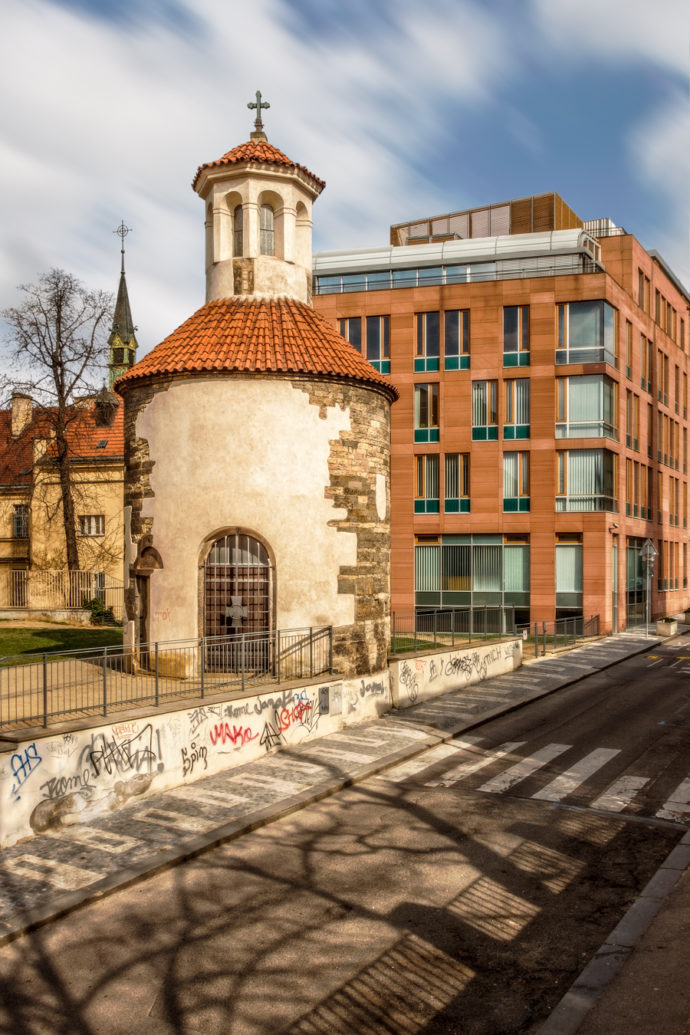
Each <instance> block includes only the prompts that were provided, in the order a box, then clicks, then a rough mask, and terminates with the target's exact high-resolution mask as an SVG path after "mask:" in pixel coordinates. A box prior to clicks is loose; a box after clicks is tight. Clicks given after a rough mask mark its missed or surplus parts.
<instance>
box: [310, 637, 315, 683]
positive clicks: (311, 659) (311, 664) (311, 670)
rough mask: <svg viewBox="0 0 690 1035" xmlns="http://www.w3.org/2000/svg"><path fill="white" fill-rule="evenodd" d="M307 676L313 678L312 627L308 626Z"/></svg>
mask: <svg viewBox="0 0 690 1035" xmlns="http://www.w3.org/2000/svg"><path fill="white" fill-rule="evenodd" d="M309 678H310V679H313V678H314V627H313V625H310V626H309Z"/></svg>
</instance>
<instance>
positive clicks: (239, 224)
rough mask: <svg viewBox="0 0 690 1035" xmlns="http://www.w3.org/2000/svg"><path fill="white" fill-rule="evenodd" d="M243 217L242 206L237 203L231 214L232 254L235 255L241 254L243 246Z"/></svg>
mask: <svg viewBox="0 0 690 1035" xmlns="http://www.w3.org/2000/svg"><path fill="white" fill-rule="evenodd" d="M243 238H244V219H243V216H242V206H241V205H237V206H236V208H235V211H234V212H233V214H232V254H233V255H234V256H235V257H238V256H240V255H242V251H243V247H244V239H243Z"/></svg>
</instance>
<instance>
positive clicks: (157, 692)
mask: <svg viewBox="0 0 690 1035" xmlns="http://www.w3.org/2000/svg"><path fill="white" fill-rule="evenodd" d="M154 654H155V659H156V708H157V707H158V704H159V701H160V686H159V683H158V641H156V643H155V644H154Z"/></svg>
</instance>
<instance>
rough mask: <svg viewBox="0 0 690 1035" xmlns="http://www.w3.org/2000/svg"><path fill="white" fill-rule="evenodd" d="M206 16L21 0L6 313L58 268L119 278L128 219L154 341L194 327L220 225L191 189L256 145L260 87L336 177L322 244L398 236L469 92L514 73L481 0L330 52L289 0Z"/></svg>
mask: <svg viewBox="0 0 690 1035" xmlns="http://www.w3.org/2000/svg"><path fill="white" fill-rule="evenodd" d="M194 14H195V17H196V19H197V22H198V24H199V25H200V27H201V31H200V33H198V34H192V35H190V36H189V37H184V36H181V35H176V34H175V32H174V31H173V30H172V29H171V27H170V23H169V22H166V23H165V24H164V25H162V26H161V25H156V24H153V23H151V22H147V21H145V20H139V21H137V22H135V23H134V24H127V25H125V24H113V23H106V22H104V21H101V20H98V19H95V18H90V17H87V16H85V15H84V14H77V13H75V12H74V11H69V10H66V9H65V8H62V7H60V6H56V5H55V4H53V3H51V2H49V0H5V9H4V14H3V21H4V34H3V39H2V42H0V94H1V95H2V96H3V97H5V98H6V99H7V98H10V97H12V98H13V99H14V101H13V103H12V104H6V105H4V106H3V107H4V114H3V115H2V116H0V118H1V119H2V131H3V132H2V136H3V139H4V140H5V141H6V144H5V151H4V155H3V157H5V158H6V161H4V162H2V163H1V164H0V190H2V192H3V197H4V198H5V199H8V198H11V199H12V205H11V207H10V208H9V212H8V215H7V218H6V220H5V223H4V226H3V233H2V239H1V241H0V273H1V275H2V284H1V285H0V306H4V305H8V304H12V303H13V302H14V301H15V300H16V296H15V294H14V285H15V284H17V283H19V282H24V281H27V280H33V279H35V277H36V276H37V274H38V273H40V272H42V271H43V270H45V269H47V268H48V267H49V266H51V265H60V266H65V267H66V268H68V269H70V270H71V271H73V272H76V273H77V274H78V275H79V276H81V277H82V279H84V280H85V281H86V282H87V283H88V284H89V285H93V286H103V285H106V286H107V285H112V286H113V287H115V286H116V280H117V269H118V265H117V263H118V256H117V246H118V242H117V239H116V238H115V237H113V236H112V230H113V229H114V227H115V226H116V225H117V223H118V222H119V220H120V218H124V219H125V221H126V222H127V224H128V225H130V226H132V227H133V228H134V233H133V234H132V236H131V237H129V238H128V240H127V250H128V260H127V266H128V282H129V287H130V295H131V299H132V305H133V310H134V315H135V320H136V321H137V322H138V324H139V339H140V341H141V344H142V346H143V347H144V348H149V347H151V346H152V345H153V344H155V342H156V341H158V340H160V338H161V337H163V336H164V335H165V334H166V333H168V332H169V331H170V330H172V328H173V327H174V326H176V325H177V324H178V323H179V322H181V321H182V320H183V319H185V318H186V316H187V315H189V313H190V312H191V311H193V309H194V308H196V307H197V306H198V305H199V304H201V302H202V301H203V297H202V295H203V256H202V247H203V231H202V218H203V217H202V211H201V205H200V203H199V202H198V200H197V199H196V198H195V197H194V195H193V194H192V192H191V190H190V188H189V184H190V181H191V179H192V176H193V174H194V171H195V169H196V166H197V164H200V163H202V162H205V161H209V160H212V159H214V158H216V157H219V155H220V154H222V153H223V152H224V151H225V150H227V149H229V148H230V147H232V146H233V145H234V144H236V143H239V142H241V141H242V140H245V139H247V137H248V134H249V130H250V128H251V119H252V116H251V115H250V113H249V112H248V111H247V109H246V102H247V101H248V100H249V99H250V98H251V97H252V96H253V93H254V91H255V90H256V88H257V87H260V88H261V89H262V91H263V93H264V96H265V97H266V98H267V99H268V100H269V101H270V102H271V103H272V108H271V110H270V112H269V113H268V116H267V117H266V126H267V131H268V134H269V139H270V140H271V141H272V142H274V143H276V144H277V146H279V147H282V148H284V149H285V150H286V151H287V153H288V154H290V156H291V157H293V158H295V159H296V160H298V161H300V162H302V163H304V164H306V165H308V166H309V167H310V168H313V171H314V172H315V173H317V174H318V175H320V176H322V177H323V178H325V179H326V180H327V181H328V190H327V192H326V193H325V194H324V195H323V197H322V199H321V200H320V201H319V205H318V208H317V209H316V213H315V215H316V220H317V228H316V239H317V243H319V244H320V246H321V247H325V246H330V247H338V246H348V245H354V244H365V243H369V242H371V241H372V240H374V241H381V240H386V239H387V227H388V223H389V222H391V221H393V219H394V217H395V214H397V213H399V212H401V211H405V212H408V211H409V212H413V211H417V210H424V211H425V210H426V209H427V208H428V207H429V205H430V204H431V203H432V201H433V198H434V187H433V185H427V186H426V193H425V194H424V195H423V196H422V197H420V179H419V175H420V174H419V172H418V171H417V170H416V169H415V160H416V158H417V156H418V155H424V154H425V152H426V150H427V149H428V147H429V146H430V142H432V141H433V140H434V138H435V137H436V136H437V135H438V134H439V133H442V132H444V131H447V129H448V119H449V112H450V110H451V109H452V106H453V104H454V103H455V102H456V101H457V98H458V97H461V98H465V99H466V100H467V101H468V102H469V101H472V102H473V103H478V102H480V101H481V100H482V98H485V97H487V96H488V95H489V93H490V90H491V84H492V81H493V78H494V77H495V76H496V75H498V74H499V70H500V74H501V76H503V75H504V74H505V69H506V67H507V64H506V63H504V62H502V61H501V59H500V54H501V51H502V50H503V49H504V47H503V43H504V41H503V35H504V30H503V28H502V26H501V25H500V24H497V23H496V22H495V21H494V20H493V19H491V18H490V17H488V16H485V15H483V14H482V13H481V11H479V10H478V9H477V8H475V7H474V6H473V5H472V4H458V3H456V2H452V3H451V2H446V0H436V2H435V3H433V4H431V5H428V6H425V7H424V8H423V9H422V8H421V7H420V6H419V5H417V4H394V5H393V4H392V5H391V6H390V11H389V15H390V17H389V19H388V25H386V24H385V22H382V23H381V25H380V26H378V28H377V29H376V31H375V32H374V33H373V35H372V36H370V37H369V38H362V36H361V34H359V33H357V32H356V31H353V32H352V33H347V34H341V35H340V36H338V37H336V38H335V39H333V38H329V39H328V42H327V44H326V43H325V42H324V41H323V40H321V41H320V40H319V39H318V38H315V37H310V36H308V35H304V34H302V35H298V34H293V33H291V32H290V31H289V30H288V28H287V26H286V21H285V19H284V17H283V16H284V14H285V10H284V8H283V7H282V4H281V2H280V0H255V2H254V3H253V4H252V5H239V4H228V3H226V2H223V0H199V2H197V3H196V4H195V5H194ZM37 27H38V28H37ZM353 30H356V26H353ZM20 84H21V85H20ZM391 209H393V210H394V215H391ZM22 239H23V240H25V242H26V243H25V245H24V246H23V247H20V246H19V245H18V242H19V241H20V240H22Z"/></svg>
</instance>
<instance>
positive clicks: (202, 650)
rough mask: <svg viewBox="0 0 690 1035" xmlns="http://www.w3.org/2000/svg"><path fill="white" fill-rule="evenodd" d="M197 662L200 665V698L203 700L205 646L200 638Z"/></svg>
mask: <svg viewBox="0 0 690 1035" xmlns="http://www.w3.org/2000/svg"><path fill="white" fill-rule="evenodd" d="M199 654H200V658H199V662H200V664H201V698H202V700H203V697H204V693H205V690H206V687H205V670H206V644H205V643H204V637H203V636H202V637H201V639H200V640H199Z"/></svg>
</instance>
